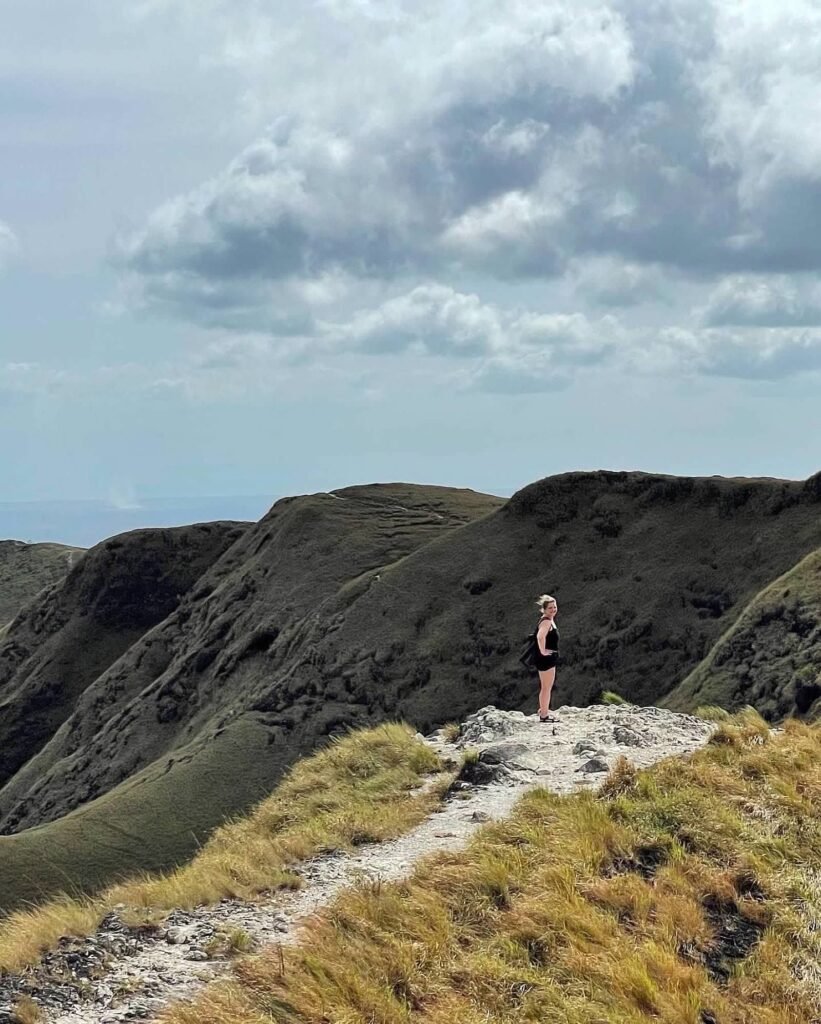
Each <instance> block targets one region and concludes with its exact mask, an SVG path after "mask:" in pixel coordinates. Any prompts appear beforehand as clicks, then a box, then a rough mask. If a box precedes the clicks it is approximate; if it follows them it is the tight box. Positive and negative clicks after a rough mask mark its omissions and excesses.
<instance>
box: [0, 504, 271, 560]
mask: <svg viewBox="0 0 821 1024" xmlns="http://www.w3.org/2000/svg"><path fill="white" fill-rule="evenodd" d="M278 497H280V495H261V494H256V495H213V496H204V497H165V498H144V499H141V500H140V501H139V503H137V504H135V505H132V506H129V507H117V506H115V505H112V504H111V503H110V502H107V501H105V500H104V499H101V498H88V499H82V498H75V499H71V500H67V501H59V500H58V501H49V500H43V501H0V540H21V541H24V542H25V543H27V544H39V543H43V542H50V543H55V544H69V545H72V546H76V547H83V548H87V547H92V546H93V545H94V544H97V543H99V542H100V541H101V540H105V539H106V538H108V537H113V536H115V535H116V534H118V533H125V532H127V531H128V530H139V529H143V528H145V527H153V526H188V525H189V524H191V523H204V522H213V521H215V520H220V519H222V520H238V521H241V522H245V521H249V522H250V521H254V522H256V521H257V520H258V519H260V518H261V517H262V516H263V515H265V513H266V512H267V511H268V509H269V508H270V507H271V505H273V504H274V502H275V501H276V500H277V498H278Z"/></svg>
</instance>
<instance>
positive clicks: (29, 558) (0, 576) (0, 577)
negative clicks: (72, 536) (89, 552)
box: [0, 540, 84, 627]
mask: <svg viewBox="0 0 821 1024" xmlns="http://www.w3.org/2000/svg"><path fill="white" fill-rule="evenodd" d="M83 551H84V548H74V547H68V546H67V545H65V544H24V543H23V542H22V541H17V540H0V627H2V626H4V625H7V624H8V623H9V622H11V620H12V619H13V618H14V616H15V615H16V614H17V613H18V612H19V611H20V609H21V608H22V607H23V605H24V604H26V602H27V601H30V600H31V599H32V598H33V597H34V596H35V594H37V593H39V591H41V590H42V589H43V587H47V586H49V584H51V583H56V582H57V580H59V579H61V578H62V577H63V576H65V574H66V573H67V572H68V571H69V569H71V567H72V566H73V565H74V564H75V563H76V562H77V561H78V560H79V558H80V556H81V555H82V554H83Z"/></svg>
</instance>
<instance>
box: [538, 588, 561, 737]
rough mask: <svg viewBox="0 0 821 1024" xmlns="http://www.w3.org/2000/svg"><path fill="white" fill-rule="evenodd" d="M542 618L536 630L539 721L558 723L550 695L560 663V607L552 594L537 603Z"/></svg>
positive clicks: (543, 596)
mask: <svg viewBox="0 0 821 1024" xmlns="http://www.w3.org/2000/svg"><path fill="white" fill-rule="evenodd" d="M536 603H537V604H538V606H539V611H540V612H541V613H542V617H541V618H540V619H539V625H538V628H537V630H536V647H537V650H536V670H537V671H538V673H539V682H540V683H541V689H540V691H539V721H540V722H558V718H554V717H553V716H552V715H551V714H550V694H551V692H552V690H553V682H554V680H555V679H556V665H557V664H558V661H559V630H558V629H557V627H556V624H555V622H554V621H553V619H554V618H555V617H556V612H557V611H558V610H559V606H558V605H557V604H556V598H555V597H551V596H550V594H542V596H541V597H540V598H539V600H538V601H537V602H536Z"/></svg>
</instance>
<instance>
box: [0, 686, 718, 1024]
mask: <svg viewBox="0 0 821 1024" xmlns="http://www.w3.org/2000/svg"><path fill="white" fill-rule="evenodd" d="M556 715H557V717H558V719H559V722H558V723H557V724H555V725H549V724H543V723H540V722H539V721H538V719H537V717H536V716H535V715H532V716H525V715H523V714H522V713H521V712H508V711H498V710H497V709H496V708H493V707H489V708H483V709H481V710H480V711H477V712H476V713H475V714H473V715H471V716H470V717H469V718H468V719H467V720H466V721H465V722H464V723H463V725H462V730H461V734H460V736H459V737H458V738H457V739H456V740H455V742H452V743H451V742H448V741H446V740H445V738H444V737H443V736H442V734H441V732H437V733H434V734H432V735H431V736H429V737H426V742H428V743H430V744H431V746H433V747H434V748H435V749H436V750H437V751H438V752H439V753H441V754H442V755H444V756H446V757H447V756H450V757H451V758H454V759H456V758H458V757H459V756H460V755H461V753H462V751H463V750H465V749H466V748H474V749H477V750H478V751H479V759H478V762H477V764H476V766H475V767H474V768H473V769H472V772H471V775H470V776H469V777H470V780H471V781H464V782H460V783H457V784H456V787H455V790H454V793H453V795H452V796H451V797H450V798H449V799H447V800H446V801H445V803H444V804H443V805H442V807H441V808H440V809H439V810H437V811H436V812H434V813H433V814H431V815H430V816H429V817H428V818H427V819H426V820H425V821H424V822H422V824H420V825H419V826H418V827H417V828H415V829H414V830H413V831H412V832H410V833H408V834H407V835H405V836H402V837H401V838H399V839H396V840H392V841H390V842H386V843H378V844H373V845H369V846H365V847H362V848H360V849H358V850H357V851H356V852H353V853H349V854H347V853H335V854H329V855H323V856H320V857H316V858H314V859H312V860H310V861H306V862H304V863H302V864H301V865H299V867H298V868H297V869H296V870H297V873H298V874H301V875H302V877H303V879H304V881H305V885H304V888H303V889H301V890H299V891H297V892H287V893H285V892H280V893H274V894H270V895H268V896H266V897H264V898H261V899H259V900H257V901H255V902H244V901H239V900H223V901H221V902H220V903H218V904H215V905H213V906H207V907H198V908H196V909H194V910H192V911H174V912H172V913H171V914H170V915H169V916H168V918H167V920H166V921H165V923H164V925H163V927H162V928H160V929H159V930H157V931H155V932H153V933H147V932H137V931H135V930H134V929H129V928H127V927H126V926H124V925H123V924H122V922H121V921H120V920H119V918H118V917H117V915H116V913H112V914H110V915H109V916H108V918H106V920H105V921H104V922H103V923H102V925H101V927H100V929H99V930H98V931H97V933H96V934H95V935H94V936H92V937H91V938H89V939H85V940H64V941H63V943H62V946H61V948H60V949H59V950H56V951H55V952H53V953H50V954H47V955H46V956H45V957H44V958H43V960H42V961H41V963H40V965H38V966H37V967H36V968H34V969H33V970H32V971H31V972H27V973H26V974H23V975H21V976H12V977H3V978H0V1024H4V1022H12V1021H14V1019H15V1018H14V1017H13V1016H12V1015H11V1012H10V1006H11V1004H12V1003H13V1002H14V999H15V996H16V994H18V993H20V992H28V993H29V994H30V995H31V996H32V997H33V998H34V999H35V1000H36V1001H37V1002H38V1004H39V1005H40V1007H41V1010H42V1020H43V1022H44V1024H115V1022H120V1021H129V1020H137V1019H144V1020H145V1019H149V1020H150V1019H151V1018H152V1017H153V1016H154V1014H155V1013H156V1012H157V1011H158V1010H159V1009H160V1008H161V1007H163V1006H165V1005H167V1004H168V1003H169V1002H171V1001H173V1000H178V999H190V998H191V997H192V996H193V995H194V994H195V993H196V992H197V991H198V990H199V989H200V988H201V987H202V985H203V984H205V983H206V982H208V981H210V980H212V979H213V978H216V977H220V976H222V975H224V974H225V973H226V972H227V971H228V970H229V969H230V963H231V960H230V957H229V956H228V955H226V954H217V953H214V952H213V951H211V952H210V953H209V952H207V951H206V949H205V948H204V947H206V946H207V945H208V944H209V940H213V938H214V936H215V935H217V934H218V933H224V932H227V931H230V930H232V929H241V930H242V932H243V933H245V935H246V936H247V937H248V939H249V940H250V942H251V943H252V947H251V948H258V947H259V946H261V945H265V944H270V943H277V942H279V943H288V942H293V941H295V939H296V938H297V937H298V932H299V923H300V921H301V920H302V919H304V918H305V917H306V915H308V914H310V913H311V912H312V911H314V910H316V909H317V908H318V907H321V906H323V905H325V904H327V903H328V902H329V901H330V900H332V898H333V897H334V895H335V894H336V892H337V891H338V890H339V889H340V888H342V887H343V886H346V885H349V884H350V883H351V882H353V881H354V880H356V879H357V878H361V877H362V876H367V877H371V878H381V879H383V880H390V879H395V878H401V877H403V876H405V875H407V874H409V873H410V872H411V871H412V869H413V867H414V865H415V863H416V862H417V861H418V860H419V859H420V858H422V857H424V856H425V855H427V854H430V853H434V852H437V851H442V850H454V849H457V848H459V847H461V846H463V845H464V844H465V843H466V842H467V841H468V840H469V839H470V837H471V836H472V835H473V834H474V833H475V831H476V830H477V829H478V828H479V827H480V826H481V824H482V823H483V822H486V821H490V820H495V819H498V818H502V817H504V816H506V815H507V814H509V813H510V810H511V808H512V807H513V805H514V804H515V803H516V801H517V800H518V799H519V797H520V796H521V795H522V794H523V793H524V792H526V791H527V790H529V789H532V788H534V787H537V786H544V787H547V788H548V789H551V790H553V791H555V792H558V793H570V792H573V791H577V790H579V789H585V788H596V787H597V786H598V785H599V784H600V783H601V781H602V780H603V779H604V778H605V776H606V773H607V770H608V768H609V767H610V766H611V765H612V764H613V762H614V760H615V758H616V757H618V756H620V755H622V754H623V755H624V756H626V757H627V758H628V759H629V760H630V761H632V762H633V763H634V764H635V765H637V766H638V767H643V766H646V765H649V764H652V763H653V762H655V761H658V760H660V759H661V758H664V757H667V756H670V755H678V754H684V753H687V752H689V751H692V750H694V749H696V748H697V747H699V746H701V745H702V744H703V743H704V742H705V741H706V739H707V738H708V736H709V735H710V733H711V732H712V729H713V726H712V725H711V724H710V723H708V722H705V721H703V720H702V719H699V718H694V717H692V716H690V715H680V714H676V713H675V712H672V711H666V710H663V709H660V708H655V707H637V706H634V705H630V704H626V705H600V704H599V705H592V706H590V707H587V708H574V707H563V708H560V709H559V710H558V711H557V712H556ZM60 974H62V975H63V978H62V979H61V980H56V978H57V976H58V975H60ZM84 979H85V980H84ZM4 1004H5V1005H4Z"/></svg>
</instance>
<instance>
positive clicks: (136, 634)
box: [0, 523, 246, 801]
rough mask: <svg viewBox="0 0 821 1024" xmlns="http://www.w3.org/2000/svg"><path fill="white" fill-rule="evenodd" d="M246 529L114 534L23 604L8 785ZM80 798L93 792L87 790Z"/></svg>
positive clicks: (2, 747) (0, 687)
mask: <svg viewBox="0 0 821 1024" xmlns="http://www.w3.org/2000/svg"><path fill="white" fill-rule="evenodd" d="M245 528H246V524H244V523H243V524H240V523H209V524H205V525H202V526H185V527H180V528H178V529H169V530H135V531H134V532H133V533H126V534H122V535H121V536H120V537H113V538H111V539H110V540H106V541H103V542H102V543H100V544H97V545H96V546H95V547H94V548H92V549H91V550H90V551H89V552H88V553H87V554H86V555H85V556H84V557H83V558H82V559H81V560H80V561H79V563H78V564H77V565H76V566H75V567H74V568H73V569H72V570H71V572H70V573H69V575H68V576H67V577H66V578H65V579H64V580H61V581H59V582H57V583H54V584H52V586H51V587H49V588H48V589H47V590H44V591H42V592H41V593H40V594H39V595H38V596H37V597H36V598H35V599H34V600H33V601H32V602H31V603H30V604H29V605H27V606H26V607H25V608H23V610H22V611H21V612H20V613H19V615H18V616H17V618H16V619H15V620H14V622H13V623H12V624H11V625H10V627H9V628H8V630H7V631H6V633H5V635H4V637H3V638H2V639H0V783H3V782H5V781H6V780H7V779H8V778H9V777H10V776H12V775H14V773H15V772H16V771H17V770H18V768H20V766H21V765H23V764H24V763H25V762H26V761H27V760H28V759H29V758H30V757H31V756H32V755H33V754H36V753H37V751H38V750H39V749H40V748H41V746H42V745H43V743H45V742H48V740H50V739H51V737H52V736H53V735H54V733H55V732H56V731H57V730H58V728H59V727H60V725H62V723H63V722H64V721H65V720H66V718H68V716H69V715H70V714H71V713H72V712H73V711H74V707H75V704H76V702H77V700H78V698H79V697H80V696H81V694H82V693H83V691H84V690H85V689H86V687H87V686H88V685H89V684H90V683H92V682H93V681H94V680H95V679H96V678H97V676H98V675H99V674H100V673H101V672H103V671H104V670H105V669H107V668H108V667H109V666H110V665H111V664H112V663H113V662H115V661H116V660H117V658H119V657H120V655H121V654H123V653H124V652H125V651H127V650H128V648H129V647H131V646H132V644H133V643H134V642H135V641H136V640H138V639H139V638H140V637H141V636H142V635H143V634H144V633H145V632H146V631H147V630H149V629H150V628H151V627H152V626H155V625H156V624H157V623H158V622H161V621H162V620H163V619H164V618H166V616H167V615H169V613H170V612H172V611H173V610H174V608H176V606H177V604H178V602H179V599H180V597H181V595H182V594H184V593H185V592H186V591H187V590H188V588H189V587H190V586H191V585H192V584H193V583H195V582H196V580H197V579H198V578H199V577H200V576H201V575H202V573H203V572H204V570H205V569H207V568H208V567H209V566H210V565H211V564H212V563H213V562H214V561H216V559H217V558H218V557H219V556H220V555H221V554H222V552H223V551H224V550H225V549H226V547H228V546H229V545H230V544H232V543H233V542H234V541H235V540H236V539H237V537H239V536H240V534H241V533H242V532H243V530H244V529H245ZM46 799H47V800H48V799H51V796H50V794H49V795H46ZM77 799H78V801H82V800H83V799H87V797H86V796H84V795H83V793H82V791H80V792H78V793H77Z"/></svg>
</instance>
